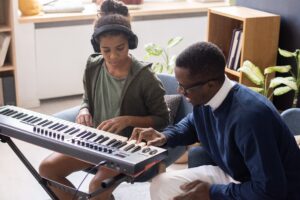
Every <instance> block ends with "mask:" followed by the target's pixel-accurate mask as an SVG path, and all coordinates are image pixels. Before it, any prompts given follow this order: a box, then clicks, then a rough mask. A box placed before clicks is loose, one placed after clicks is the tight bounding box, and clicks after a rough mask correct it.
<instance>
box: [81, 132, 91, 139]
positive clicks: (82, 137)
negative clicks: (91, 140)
mask: <svg viewBox="0 0 300 200" xmlns="http://www.w3.org/2000/svg"><path fill="white" fill-rule="evenodd" d="M91 134H92V132H90V131H89V132H87V133H86V134H84V135H83V136H81V139H84V138H86V137H87V136H89V135H91Z"/></svg>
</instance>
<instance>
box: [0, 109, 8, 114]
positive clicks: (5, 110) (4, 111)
mask: <svg viewBox="0 0 300 200" xmlns="http://www.w3.org/2000/svg"><path fill="white" fill-rule="evenodd" d="M9 110H10V109H8V108H6V109H4V110H2V111H1V112H0V114H3V113H6V112H7V111H9Z"/></svg>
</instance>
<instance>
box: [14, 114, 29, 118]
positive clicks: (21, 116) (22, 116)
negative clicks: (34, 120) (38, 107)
mask: <svg viewBox="0 0 300 200" xmlns="http://www.w3.org/2000/svg"><path fill="white" fill-rule="evenodd" d="M27 115H28V114H25V113H24V114H23V115H20V116H19V117H17V118H16V119H22V118H24V117H26V116H27Z"/></svg>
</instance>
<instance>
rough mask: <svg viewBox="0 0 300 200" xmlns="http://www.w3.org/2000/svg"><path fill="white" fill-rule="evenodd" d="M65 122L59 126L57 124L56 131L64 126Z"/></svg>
mask: <svg viewBox="0 0 300 200" xmlns="http://www.w3.org/2000/svg"><path fill="white" fill-rule="evenodd" d="M63 126H64V125H63V124H59V125H58V126H56V127H55V128H53V130H54V131H56V130H58V129H59V128H61V127H63Z"/></svg>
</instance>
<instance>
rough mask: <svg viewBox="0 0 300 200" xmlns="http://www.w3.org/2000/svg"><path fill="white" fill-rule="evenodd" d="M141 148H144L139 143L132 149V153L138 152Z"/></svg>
mask: <svg viewBox="0 0 300 200" xmlns="http://www.w3.org/2000/svg"><path fill="white" fill-rule="evenodd" d="M141 148H142V147H141V146H139V145H138V146H136V147H134V148H133V149H132V151H131V153H134V152H137V151H139V150H140V149H141Z"/></svg>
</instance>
